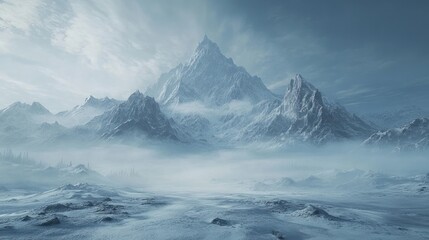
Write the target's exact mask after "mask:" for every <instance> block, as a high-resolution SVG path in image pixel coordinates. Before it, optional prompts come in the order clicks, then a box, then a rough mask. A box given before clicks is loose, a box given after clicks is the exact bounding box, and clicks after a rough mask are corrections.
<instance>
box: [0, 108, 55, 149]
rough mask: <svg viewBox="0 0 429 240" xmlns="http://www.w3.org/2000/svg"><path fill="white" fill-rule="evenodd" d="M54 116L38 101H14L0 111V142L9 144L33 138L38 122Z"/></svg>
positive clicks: (50, 119) (48, 119)
mask: <svg viewBox="0 0 429 240" xmlns="http://www.w3.org/2000/svg"><path fill="white" fill-rule="evenodd" d="M53 120H54V116H53V115H52V114H51V113H50V112H49V111H48V110H47V109H46V108H45V107H43V106H42V105H41V104H40V103H37V102H34V103H32V104H31V105H30V104H26V103H21V102H16V103H13V104H12V105H10V106H9V107H7V108H5V109H3V110H1V111H0V143H2V144H3V145H7V146H11V145H14V144H22V143H26V142H29V141H33V140H34V136H35V134H37V132H39V130H40V129H39V127H40V124H42V123H43V122H46V121H53Z"/></svg>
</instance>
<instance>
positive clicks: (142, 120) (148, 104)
mask: <svg viewBox="0 0 429 240" xmlns="http://www.w3.org/2000/svg"><path fill="white" fill-rule="evenodd" d="M86 126H87V127H90V128H95V129H97V131H98V132H99V133H100V134H101V136H102V137H103V138H108V139H111V138H117V137H121V138H122V139H125V138H129V137H131V139H132V138H133V137H137V138H142V137H155V138H164V139H173V140H178V136H177V135H178V134H177V131H176V130H175V129H174V128H173V127H172V124H171V122H170V120H169V119H168V118H167V117H166V116H165V115H164V114H163V113H162V112H161V110H160V107H159V105H158V103H157V102H156V101H155V99H154V98H153V97H149V96H145V95H144V94H143V93H141V92H140V91H136V92H134V93H133V94H131V95H130V96H129V97H128V99H127V101H125V102H123V103H121V104H119V105H118V106H116V107H114V108H113V109H112V110H110V111H108V112H105V113H104V114H102V115H100V116H98V117H95V118H94V119H92V120H91V121H90V122H89V123H88V124H87V125H86ZM124 137H125V138H124ZM131 139H127V140H131Z"/></svg>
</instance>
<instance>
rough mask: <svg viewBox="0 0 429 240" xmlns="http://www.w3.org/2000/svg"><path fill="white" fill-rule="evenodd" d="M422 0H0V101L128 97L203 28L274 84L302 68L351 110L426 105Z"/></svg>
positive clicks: (188, 48)
mask: <svg viewBox="0 0 429 240" xmlns="http://www.w3.org/2000/svg"><path fill="white" fill-rule="evenodd" d="M428 12H429V3H428V2H427V1H423V0H421V1H419V0H414V1H392V0H389V1H387V0H378V1H347V0H341V1H332V0H328V1H316V0H313V1H306V0H303V1H298V0H296V1H230V0H223V1H136V0H129V1H119V0H117V1H112V0H99V1H89V0H85V1H79V0H73V1H54V0H50V1H39V0H34V1H8V0H3V1H0V93H1V94H0V108H2V107H5V106H7V105H9V104H10V103H12V102H14V101H18V100H20V101H25V102H32V101H39V102H41V103H42V104H43V105H45V106H47V107H48V108H49V109H51V110H53V111H54V112H56V111H60V110H64V109H67V108H71V107H72V106H74V105H76V104H79V103H81V102H82V101H83V100H84V98H85V97H87V96H88V95H90V94H92V95H94V96H96V97H103V96H109V97H115V98H120V99H121V98H122V99H123V98H126V97H127V96H128V95H129V94H130V93H131V92H133V91H134V90H136V89H141V90H144V89H145V88H146V87H147V86H149V85H150V84H152V83H153V82H154V81H156V79H157V78H158V76H159V75H160V74H161V73H162V72H165V71H168V70H169V69H170V68H172V67H174V66H176V65H177V64H179V63H180V62H184V61H186V59H187V58H189V57H190V55H191V54H192V51H193V50H194V48H195V47H196V45H197V44H198V42H199V41H200V40H201V39H202V37H203V36H204V34H207V35H208V36H209V38H211V39H212V40H213V41H215V42H217V43H218V45H219V47H220V48H221V50H222V51H223V52H224V54H225V55H227V56H228V57H232V58H233V59H234V61H235V62H236V63H237V64H239V65H242V66H244V67H245V68H246V69H247V70H248V71H249V72H250V73H251V74H254V75H258V76H260V77H261V78H262V79H263V81H264V82H265V84H266V85H267V86H268V87H269V88H270V89H272V90H273V91H275V92H277V93H281V94H282V93H283V92H284V91H285V86H286V84H287V83H288V81H289V79H290V78H291V77H292V76H293V75H294V74H296V73H301V74H302V75H303V76H304V77H305V78H306V79H307V80H309V81H310V82H312V83H313V84H314V85H315V86H317V87H318V88H319V89H320V90H321V91H322V92H324V93H326V94H327V95H328V96H329V97H331V98H334V99H335V100H337V101H339V102H340V103H342V104H344V105H345V106H346V107H347V108H349V109H350V110H352V111H377V110H380V111H381V109H385V108H391V107H395V106H401V105H419V106H423V107H426V108H428V106H429V94H428V92H429V70H428V66H429V47H428V44H427V43H428V42H429V30H428V27H427V26H429V15H428V14H427V13H428Z"/></svg>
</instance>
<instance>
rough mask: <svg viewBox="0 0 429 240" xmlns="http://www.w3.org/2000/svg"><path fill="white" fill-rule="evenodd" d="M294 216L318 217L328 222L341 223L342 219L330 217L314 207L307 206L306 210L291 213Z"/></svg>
mask: <svg viewBox="0 0 429 240" xmlns="http://www.w3.org/2000/svg"><path fill="white" fill-rule="evenodd" d="M293 215H294V216H298V217H320V218H324V219H327V220H330V221H341V220H342V219H341V218H339V217H335V216H332V215H330V214H329V213H328V212H326V211H325V210H323V209H321V208H318V207H315V206H313V205H308V206H307V207H306V208H304V209H302V210H298V211H295V212H294V213H293Z"/></svg>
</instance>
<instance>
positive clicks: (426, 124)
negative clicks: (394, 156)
mask: <svg viewBox="0 0 429 240" xmlns="http://www.w3.org/2000/svg"><path fill="white" fill-rule="evenodd" d="M364 144H367V145H378V146H393V147H395V148H396V149H397V150H419V149H427V148H429V119H428V118H417V119H415V120H414V121H412V122H410V123H408V124H406V125H404V126H402V127H400V128H393V129H390V130H387V131H379V132H377V133H374V134H372V135H371V136H370V137H369V138H368V139H366V140H365V141H364Z"/></svg>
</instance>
